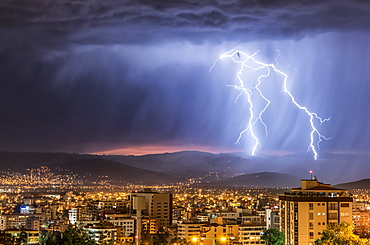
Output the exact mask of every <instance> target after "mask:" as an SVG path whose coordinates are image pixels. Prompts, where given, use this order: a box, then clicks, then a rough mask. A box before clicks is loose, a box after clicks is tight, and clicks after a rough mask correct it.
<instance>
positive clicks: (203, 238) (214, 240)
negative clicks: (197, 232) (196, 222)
mask: <svg viewBox="0 0 370 245" xmlns="http://www.w3.org/2000/svg"><path fill="white" fill-rule="evenodd" d="M195 238H196V240H195V241H198V238H197V237H195ZM193 239H194V238H193ZM206 239H209V240H212V244H213V245H216V240H217V239H219V240H220V241H221V242H226V241H227V238H226V237H221V238H210V237H202V238H201V239H200V240H202V241H203V240H206ZM193 241H194V240H193Z"/></svg>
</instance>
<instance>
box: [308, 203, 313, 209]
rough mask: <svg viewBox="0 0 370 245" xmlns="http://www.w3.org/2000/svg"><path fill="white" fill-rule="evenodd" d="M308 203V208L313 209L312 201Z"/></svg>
mask: <svg viewBox="0 0 370 245" xmlns="http://www.w3.org/2000/svg"><path fill="white" fill-rule="evenodd" d="M308 205H309V206H308V207H309V209H310V210H313V203H312V202H310V203H309V204H308Z"/></svg>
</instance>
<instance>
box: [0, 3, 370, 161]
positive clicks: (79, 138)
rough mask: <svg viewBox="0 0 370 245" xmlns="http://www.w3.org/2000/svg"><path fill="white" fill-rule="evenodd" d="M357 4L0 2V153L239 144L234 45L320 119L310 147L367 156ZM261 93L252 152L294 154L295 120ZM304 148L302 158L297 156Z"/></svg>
mask: <svg viewBox="0 0 370 245" xmlns="http://www.w3.org/2000/svg"><path fill="white" fill-rule="evenodd" d="M369 11H370V5H369V3H368V2H366V1H339V2H338V1H325V2H321V1H313V2H309V3H303V2H298V3H297V2H296V1H284V3H279V2H274V1H272V2H269V3H265V2H263V1H256V2H253V3H251V2H241V1H233V2H227V1H204V2H202V3H197V2H193V1H189V0H188V1H185V0H184V1H176V2H171V3H170V2H163V3H154V2H146V1H123V2H122V1H115V0H111V1H104V2H99V3H98V2H95V1H85V2H72V1H68V0H66V1H59V2H54V3H48V2H46V1H33V2H29V1H22V2H21V3H14V2H12V1H4V2H2V3H0V12H1V16H2V17H0V25H1V26H0V33H1V38H0V44H1V45H0V54H1V56H0V57H1V58H0V76H1V77H2V79H1V86H2V87H1V89H0V93H1V94H0V99H1V102H2V103H1V104H0V105H1V106H0V115H1V117H2V121H1V123H0V150H1V151H38V152H45V151H52V152H79V153H101V154H107V153H108V154H111V153H114V154H125V155H129V154H135V155H143V154H151V153H163V152H174V151H181V150H199V151H207V152H213V153H219V152H246V153H250V152H251V144H252V143H251V139H250V137H248V135H245V136H243V138H242V139H241V141H240V144H237V145H235V144H234V143H235V142H236V141H237V139H238V136H239V133H240V132H241V131H242V130H243V129H245V127H246V123H247V120H248V118H249V113H248V107H247V104H246V102H247V101H246V97H245V96H241V97H240V98H239V99H238V100H236V99H237V98H238V94H239V92H238V91H236V90H235V89H233V88H231V87H228V86H227V85H235V84H237V77H236V72H237V69H238V67H237V66H235V64H234V63H233V62H230V61H219V62H218V63H217V65H216V66H215V67H214V68H213V69H212V71H211V72H209V69H210V68H211V67H212V65H213V63H214V61H215V60H217V59H218V58H219V56H220V55H221V54H223V53H224V52H227V51H229V50H231V49H233V48H235V47H238V48H239V49H241V50H243V51H244V52H246V53H248V54H253V53H255V52H256V51H259V52H258V54H257V55H256V58H257V59H258V60H260V61H262V62H265V63H268V64H271V63H273V64H275V65H276V66H277V67H278V68H279V69H281V70H282V71H284V72H285V73H286V74H287V75H288V80H287V84H288V87H289V89H290V90H291V91H292V93H293V94H294V95H295V96H296V99H297V101H299V103H301V104H302V105H304V106H307V107H308V108H309V109H310V110H312V111H314V112H316V113H317V114H318V115H319V116H321V117H322V118H331V119H330V121H329V122H326V123H324V124H322V125H319V129H320V131H321V132H322V133H323V135H325V136H326V137H330V138H331V139H330V140H328V141H324V142H322V143H321V145H320V148H321V149H320V150H319V152H318V154H319V157H320V153H326V152H329V153H338V154H354V155H368V154H369V153H368V150H369V149H370V141H369V140H368V139H369V138H370V127H369V124H368V121H369V119H370V113H369V111H370V108H369V106H370V105H369V103H368V102H367V100H368V94H369V92H370V85H369V84H370V83H369V80H370V73H369V69H368V67H369V65H370V60H369V57H370V42H369V41H370V28H369V26H368V24H367V23H369V21H370V17H369V16H370V15H369ZM279 84H281V79H280V78H279V77H276V76H274V77H272V78H271V80H268V86H267V87H266V89H267V94H268V95H269V96H270V98H271V100H272V101H273V102H274V103H272V104H271V107H270V109H269V110H268V111H266V113H265V114H264V116H263V119H264V120H265V122H266V124H267V126H268V129H269V132H268V135H267V136H266V135H265V134H264V131H263V129H258V130H257V133H258V134H259V137H260V138H261V147H258V149H257V151H256V154H267V155H278V156H279V155H290V154H298V153H304V152H305V151H306V150H307V147H308V142H309V137H308V134H306V133H305V132H308V131H309V127H308V124H307V118H305V115H302V114H301V113H300V112H299V110H297V109H296V108H293V107H292V106H291V105H289V103H288V101H287V99H286V98H284V97H282V96H281V90H282V89H281V86H280V85H279ZM311 155H312V154H310V156H311Z"/></svg>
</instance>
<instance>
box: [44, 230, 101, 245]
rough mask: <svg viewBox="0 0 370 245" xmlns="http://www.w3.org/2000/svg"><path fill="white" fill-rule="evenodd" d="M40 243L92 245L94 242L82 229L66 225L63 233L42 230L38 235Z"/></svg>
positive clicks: (46, 244) (49, 244)
mask: <svg viewBox="0 0 370 245" xmlns="http://www.w3.org/2000/svg"><path fill="white" fill-rule="evenodd" d="M39 244H40V245H93V244H96V243H95V242H94V241H93V240H92V239H91V238H90V237H89V235H88V234H87V233H86V232H85V231H83V230H82V229H78V228H73V227H72V226H70V227H68V228H67V230H66V231H65V232H63V233H61V232H58V231H52V232H47V231H43V232H42V233H41V234H40V236H39Z"/></svg>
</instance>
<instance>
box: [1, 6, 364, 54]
mask: <svg viewBox="0 0 370 245" xmlns="http://www.w3.org/2000/svg"><path fill="white" fill-rule="evenodd" d="M368 23H370V2H369V1H336V0H331V1H317V0H316V1H293V0H289V1H264V0H261V1H210V0H206V1H192V0H187V1H181V0H177V1H143V0H141V1H140V0H139V1H136V0H135V1H127V0H126V1H119V0H105V1H93V0H87V1H62V0H59V1H45V0H44V1H43V0H38V1H35V0H33V1H32V0H27V1H25V0H24V1H9V0H8V1H7V0H6V1H1V3H0V28H1V29H0V30H1V32H2V35H1V39H0V40H1V42H2V48H9V47H14V46H17V47H18V48H22V47H28V46H32V47H39V48H48V47H50V48H63V47H64V46H65V45H66V44H70V43H74V44H117V43H144V42H160V41H174V40H189V41H192V42H203V41H211V42H220V41H222V40H239V41H251V40H259V39H276V38H281V39H284V38H302V37H304V36H306V35H313V34H317V33H322V32H326V31H338V30H340V31H341V30H346V31H355V30H360V31H361V30H368V29H369V27H368Z"/></svg>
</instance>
